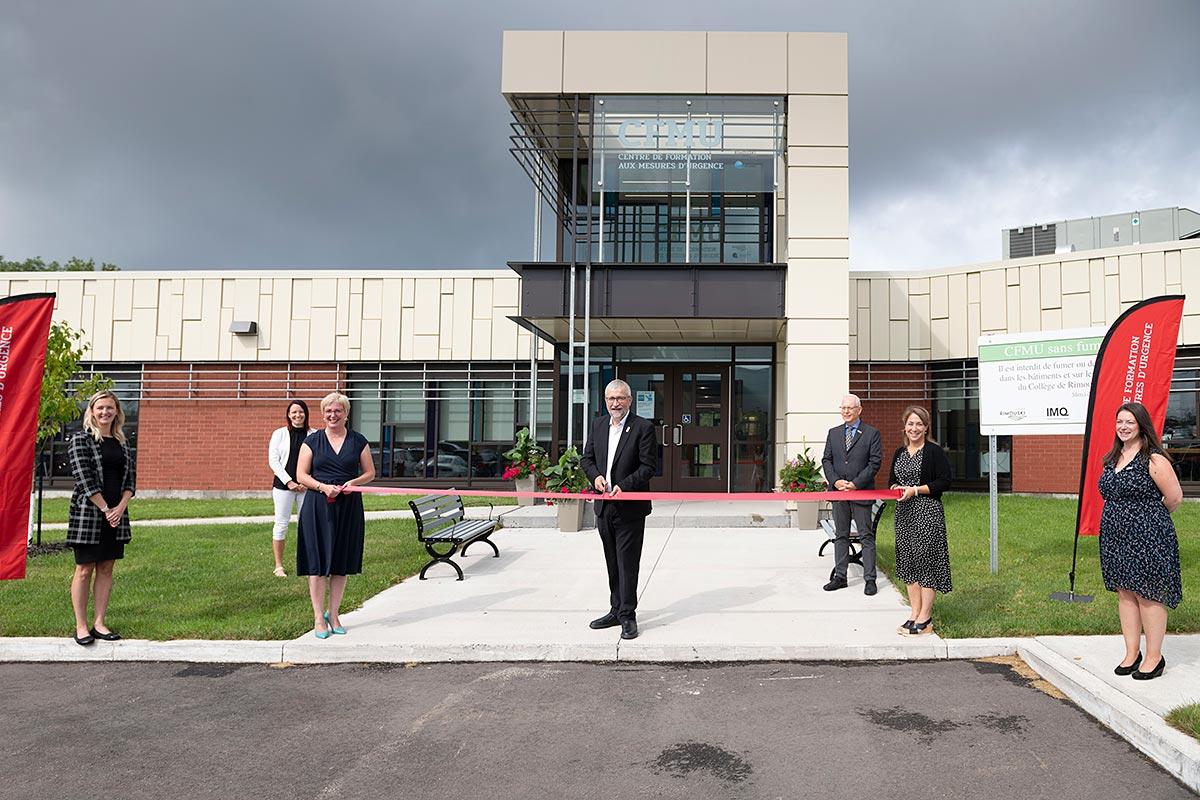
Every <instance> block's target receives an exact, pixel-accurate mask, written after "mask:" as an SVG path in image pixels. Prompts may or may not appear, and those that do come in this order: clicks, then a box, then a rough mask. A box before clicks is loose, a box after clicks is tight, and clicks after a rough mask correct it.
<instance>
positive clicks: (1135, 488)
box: [1100, 403, 1183, 680]
mask: <svg viewBox="0 0 1200 800" xmlns="http://www.w3.org/2000/svg"><path fill="white" fill-rule="evenodd" d="M1100 495H1101V496H1102V497H1103V498H1104V512H1103V513H1102V514H1101V516H1100V571H1101V573H1102V574H1103V575H1104V586H1105V587H1106V588H1107V589H1108V590H1109V591H1110V592H1116V593H1117V612H1118V614H1119V615H1120V617H1121V635H1122V636H1124V637H1125V658H1123V659H1122V660H1121V663H1120V664H1118V665H1117V668H1116V669H1115V670H1114V672H1116V674H1118V675H1130V674H1132V675H1133V678H1134V679H1135V680H1150V679H1151V678H1157V677H1158V676H1159V675H1161V674H1162V673H1163V668H1164V666H1165V665H1166V663H1167V662H1166V659H1165V658H1163V656H1162V643H1163V637H1164V636H1165V635H1166V632H1167V608H1168V607H1170V608H1175V607H1176V606H1177V605H1179V601H1180V600H1182V599H1183V587H1182V581H1181V579H1180V571H1179V541H1178V539H1177V538H1176V537H1175V526H1174V525H1173V524H1172V522H1171V512H1173V511H1174V510H1175V509H1177V508H1179V504H1180V503H1181V502H1183V492H1182V491H1181V490H1180V488H1179V479H1178V478H1177V477H1176V476H1175V471H1174V470H1173V469H1172V468H1171V461H1170V459H1168V458H1167V455H1166V454H1165V453H1164V452H1163V449H1162V444H1161V443H1160V442H1159V440H1158V433H1157V432H1156V431H1155V430H1154V425H1153V424H1152V423H1151V422H1150V415H1149V413H1147V411H1146V407H1145V406H1143V405H1142V404H1141V403H1125V404H1124V405H1123V406H1121V407H1120V408H1119V409H1117V432H1116V436H1115V437H1114V438H1113V446H1112V450H1110V451H1109V453H1108V455H1106V456H1105V457H1104V471H1103V472H1102V473H1101V474H1100ZM1143 633H1144V634H1145V636H1146V653H1145V656H1144V657H1143V655H1142V651H1141V639H1142V634H1143Z"/></svg>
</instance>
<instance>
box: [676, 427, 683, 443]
mask: <svg viewBox="0 0 1200 800" xmlns="http://www.w3.org/2000/svg"><path fill="white" fill-rule="evenodd" d="M674 430H675V440H674V444H675V446H676V447H681V446H683V426H682V425H675V426H674Z"/></svg>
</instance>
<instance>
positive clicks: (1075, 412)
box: [979, 328, 1105, 436]
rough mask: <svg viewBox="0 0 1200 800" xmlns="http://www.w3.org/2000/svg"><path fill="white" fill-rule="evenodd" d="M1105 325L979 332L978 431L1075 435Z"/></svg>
mask: <svg viewBox="0 0 1200 800" xmlns="http://www.w3.org/2000/svg"><path fill="white" fill-rule="evenodd" d="M1104 333H1105V330H1104V328H1083V329H1078V330H1064V331H1046V332H1039V333H1018V334H1003V335H994V336H981V337H979V432H980V433H981V434H983V435H984V436H1008V435H1013V434H1023V435H1029V434H1034V435H1036V434H1046V435H1054V434H1073V433H1074V434H1078V433H1083V432H1084V427H1085V425H1086V424H1087V407H1088V395H1089V394H1090V392H1091V388H1092V372H1093V369H1094V367H1095V364H1096V354H1097V353H1098V352H1100V345H1101V343H1102V342H1103V341H1104Z"/></svg>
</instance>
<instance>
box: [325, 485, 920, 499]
mask: <svg viewBox="0 0 1200 800" xmlns="http://www.w3.org/2000/svg"><path fill="white" fill-rule="evenodd" d="M342 491H343V492H359V493H360V494H413V495H427V494H455V495H465V496H467V497H541V498H545V499H547V500H605V501H608V500H616V501H621V500H691V501H700V500H719V501H722V502H734V503H748V502H759V503H761V502H800V503H815V502H816V501H818V500H832V501H839V500H899V499H900V495H901V492H900V490H899V489H883V490H879V491H868V490H855V491H852V492H745V493H742V492H739V493H737V494H727V493H725V492H621V493H620V494H619V495H617V496H615V497H611V496H609V495H603V494H595V493H588V494H583V493H574V492H504V491H501V492H495V491H488V490H485V489H421V488H417V487H410V486H403V487H401V486H346V487H344V488H343V489H342Z"/></svg>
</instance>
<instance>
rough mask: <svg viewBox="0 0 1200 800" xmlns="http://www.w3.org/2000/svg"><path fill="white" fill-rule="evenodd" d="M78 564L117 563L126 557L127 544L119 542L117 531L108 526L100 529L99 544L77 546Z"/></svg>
mask: <svg viewBox="0 0 1200 800" xmlns="http://www.w3.org/2000/svg"><path fill="white" fill-rule="evenodd" d="M71 547H73V548H74V549H75V563H76V564H95V563H96V562H97V561H116V560H117V559H119V558H124V557H125V543H124V542H118V541H117V529H116V528H112V527H109V526H108V525H107V524H105V525H104V527H102V528H101V529H100V543H99V544H75V545H71Z"/></svg>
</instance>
